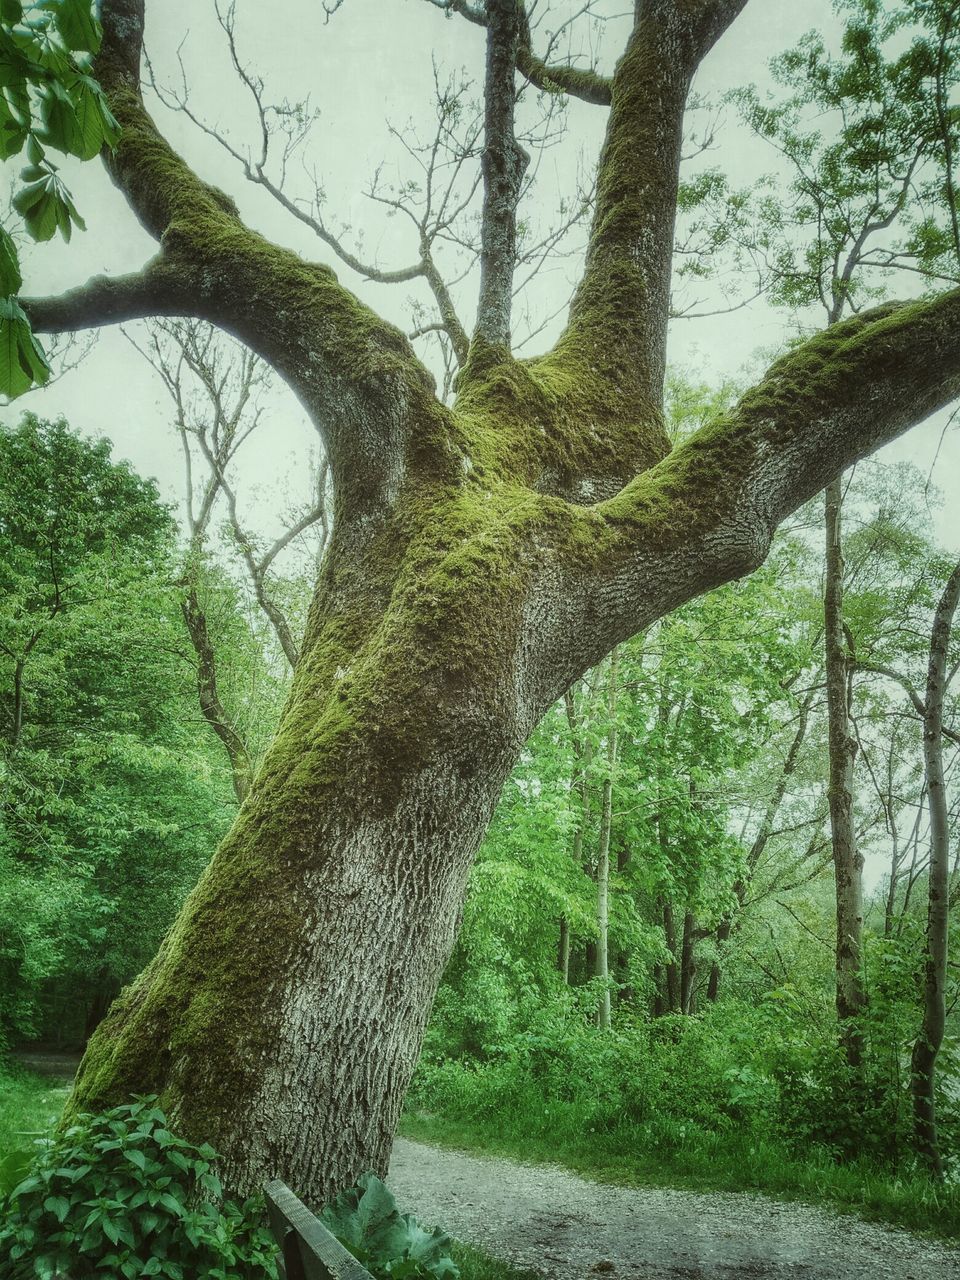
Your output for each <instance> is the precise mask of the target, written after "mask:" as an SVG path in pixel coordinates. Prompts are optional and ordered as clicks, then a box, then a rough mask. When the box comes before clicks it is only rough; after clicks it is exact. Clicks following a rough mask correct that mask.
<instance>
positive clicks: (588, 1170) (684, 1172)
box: [400, 1108, 960, 1240]
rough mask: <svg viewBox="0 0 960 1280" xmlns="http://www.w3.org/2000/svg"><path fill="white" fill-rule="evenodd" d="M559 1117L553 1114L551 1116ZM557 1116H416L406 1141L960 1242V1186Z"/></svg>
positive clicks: (739, 1142)
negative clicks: (795, 1204)
mask: <svg viewBox="0 0 960 1280" xmlns="http://www.w3.org/2000/svg"><path fill="white" fill-rule="evenodd" d="M554 1109H555V1108H551V1112H552V1111H553V1110H554ZM558 1121H559V1117H557V1116H553V1115H551V1117H550V1118H549V1121H541V1122H540V1123H538V1122H537V1121H536V1120H534V1121H532V1122H531V1120H530V1118H529V1117H521V1118H512V1117H509V1116H504V1115H499V1116H497V1117H496V1118H495V1119H494V1118H491V1119H490V1120H488V1121H487V1122H486V1123H484V1122H482V1121H477V1120H475V1119H471V1120H463V1119H456V1118H451V1117H445V1116H442V1115H437V1114H432V1113H430V1114H428V1113H424V1112H413V1113H409V1114H407V1115H406V1116H405V1117H404V1119H403V1121H402V1124H401V1129H400V1131H401V1133H402V1134H403V1135H404V1136H405V1137H408V1138H413V1139H416V1140H418V1141H421V1142H429V1143H432V1144H434V1145H436V1146H441V1147H444V1146H445V1147H454V1148H458V1149H460V1150H469V1151H473V1152H476V1153H480V1154H485V1155H490V1156H507V1157H513V1158H514V1159H522V1160H524V1161H525V1162H527V1163H549V1164H560V1165H563V1166H565V1167H566V1168H568V1169H572V1170H574V1171H575V1172H577V1173H580V1174H582V1175H583V1176H585V1177H588V1178H591V1179H594V1180H596V1181H598V1182H610V1183H616V1184H619V1185H621V1186H630V1187H642V1186H669V1187H680V1188H686V1189H688V1190H694V1191H745V1192H753V1193H757V1192H760V1193H763V1194H766V1195H769V1196H772V1197H775V1198H777V1199H780V1200H801V1201H805V1202H806V1203H808V1204H815V1205H826V1206H829V1207H830V1208H833V1209H836V1210H838V1211H840V1212H846V1213H854V1214H857V1215H859V1216H860V1217H863V1218H867V1219H870V1220H872V1221H876V1222H885V1223H890V1224H893V1225H896V1226H900V1227H906V1228H908V1229H910V1230H913V1231H918V1232H923V1233H925V1234H928V1235H931V1236H935V1237H937V1238H939V1239H942V1240H960V1185H958V1184H957V1183H956V1182H954V1183H948V1184H945V1185H937V1184H936V1183H934V1182H932V1181H931V1180H930V1179H929V1178H925V1177H922V1176H918V1175H917V1174H914V1173H904V1174H902V1175H899V1176H898V1175H895V1174H893V1173H892V1172H891V1171H890V1170H887V1169H882V1168H878V1167H877V1166H875V1165H872V1164H870V1163H868V1162H867V1161H857V1162H852V1163H847V1164H842V1165H841V1164H837V1163H836V1162H835V1161H833V1160H831V1159H830V1157H829V1156H828V1155H827V1154H826V1153H825V1152H824V1153H820V1152H817V1151H816V1150H814V1151H812V1152H811V1153H810V1154H809V1156H808V1157H807V1158H806V1159H803V1160H799V1159H797V1158H796V1157H795V1156H792V1155H791V1154H790V1153H789V1152H788V1151H787V1150H785V1148H784V1147H783V1146H782V1145H780V1144H777V1143H775V1142H769V1143H766V1142H763V1141H758V1140H757V1139H756V1138H755V1137H753V1136H750V1137H746V1136H742V1135H739V1134H736V1133H723V1134H710V1133H704V1132H703V1131H702V1130H698V1131H697V1132H696V1133H695V1134H691V1135H690V1137H689V1140H679V1141H677V1140H675V1139H674V1140H671V1141H665V1142H656V1141H654V1142H652V1141H651V1131H650V1128H649V1127H648V1126H644V1127H641V1126H637V1125H626V1124H625V1125H623V1126H621V1127H619V1128H615V1129H611V1130H609V1131H606V1132H589V1131H583V1130H580V1131H578V1132H577V1131H571V1129H570V1128H568V1127H565V1126H564V1125H563V1124H562V1121H559V1122H558Z"/></svg>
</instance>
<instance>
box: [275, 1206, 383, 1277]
mask: <svg viewBox="0 0 960 1280" xmlns="http://www.w3.org/2000/svg"><path fill="white" fill-rule="evenodd" d="M264 1194H265V1196H266V1200H267V1214H268V1216H269V1218H270V1227H271V1230H272V1231H273V1234H274V1236H275V1237H276V1240H277V1244H278V1245H279V1246H280V1251H281V1257H282V1259H283V1261H282V1265H281V1268H280V1271H281V1277H282V1280H373V1277H372V1276H371V1275H370V1272H369V1271H367V1269H366V1268H365V1267H362V1266H361V1265H360V1263H359V1262H358V1261H357V1260H356V1258H355V1257H354V1256H353V1254H351V1253H349V1252H348V1251H347V1250H346V1249H345V1248H344V1247H343V1245H342V1244H341V1243H340V1241H339V1240H338V1239H337V1238H336V1237H335V1236H333V1235H331V1234H330V1232H329V1231H328V1230H327V1228H326V1227H325V1226H324V1225H323V1223H322V1222H321V1221H320V1220H319V1219H318V1218H317V1217H316V1216H315V1215H314V1214H312V1213H311V1212H310V1210H309V1209H308V1208H307V1206H306V1205H305V1204H304V1203H303V1202H302V1201H301V1200H298V1199H297V1197H296V1196H295V1195H294V1194H293V1192H292V1191H291V1190H290V1188H289V1187H287V1186H285V1185H284V1183H282V1182H271V1183H269V1184H268V1185H267V1186H266V1187H265V1188H264Z"/></svg>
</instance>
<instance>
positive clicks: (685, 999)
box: [680, 911, 697, 1013]
mask: <svg viewBox="0 0 960 1280" xmlns="http://www.w3.org/2000/svg"><path fill="white" fill-rule="evenodd" d="M696 937H697V924H696V920H695V919H694V916H693V912H692V911H686V912H684V916H683V941H682V943H681V947H680V1012H681V1013H693V1012H695V1010H694V983H695V980H696V976H697V961H696V950H695V943H696Z"/></svg>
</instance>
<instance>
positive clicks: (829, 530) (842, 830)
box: [824, 477, 866, 1070]
mask: <svg viewBox="0 0 960 1280" xmlns="http://www.w3.org/2000/svg"><path fill="white" fill-rule="evenodd" d="M842 500H843V479H842V477H838V478H837V479H836V480H834V481H832V482H831V483H830V484H829V485H828V486H827V488H826V491H825V516H826V521H825V523H826V571H825V580H824V646H825V655H826V674H827V719H828V725H829V765H830V781H829V797H830V831H831V839H832V845H833V864H834V874H835V881H836V904H837V950H836V990H837V994H836V1000H837V1018H838V1019H839V1024H840V1040H841V1044H842V1046H843V1051H844V1054H845V1056H846V1059H847V1062H848V1063H849V1064H850V1066H851V1067H853V1068H854V1069H856V1070H859V1068H860V1066H861V1064H862V1061H863V1037H862V1034H861V1031H860V1028H859V1025H858V1021H857V1020H858V1018H859V1016H860V1014H861V1013H862V1012H863V1008H864V1005H865V1003H866V996H865V993H864V988H863V977H862V973H861V966H862V944H863V855H862V854H861V852H860V850H859V848H858V842H857V832H856V827H855V825H854V814H853V783H854V772H853V770H854V760H855V759H856V753H857V745H856V741H855V740H854V738H853V736H852V734H851V732H850V659H849V653H848V648H847V641H846V637H845V632H844V625H843V552H842V542H841V505H842Z"/></svg>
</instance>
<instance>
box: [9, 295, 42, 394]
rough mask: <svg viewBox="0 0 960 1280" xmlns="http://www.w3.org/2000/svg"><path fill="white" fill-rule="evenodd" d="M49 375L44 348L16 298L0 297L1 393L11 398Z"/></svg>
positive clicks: (39, 382)
mask: <svg viewBox="0 0 960 1280" xmlns="http://www.w3.org/2000/svg"><path fill="white" fill-rule="evenodd" d="M49 377H50V366H49V365H48V364H47V361H46V357H45V356H44V354H43V348H42V347H41V346H40V344H39V342H37V340H36V338H35V337H34V336H33V332H32V330H31V328H30V321H29V320H28V319H27V316H26V313H25V312H24V310H23V308H22V307H20V306H19V304H18V303H17V302H15V301H14V299H13V298H0V394H2V395H6V396H9V397H10V399H11V400H13V399H15V398H16V397H17V396H21V395H23V393H24V392H25V391H29V390H30V388H31V387H32V386H34V385H35V384H36V385H39V386H42V385H43V384H44V383H45V382H46V381H47V380H48V378H49Z"/></svg>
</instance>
